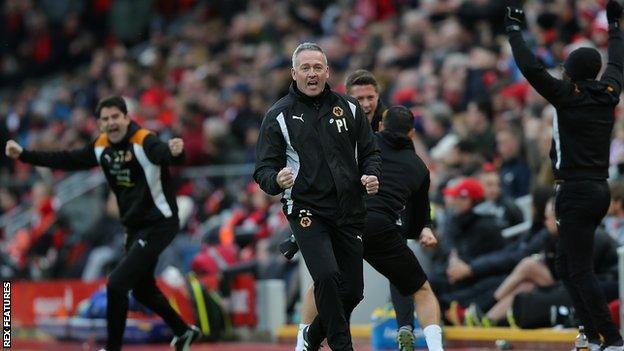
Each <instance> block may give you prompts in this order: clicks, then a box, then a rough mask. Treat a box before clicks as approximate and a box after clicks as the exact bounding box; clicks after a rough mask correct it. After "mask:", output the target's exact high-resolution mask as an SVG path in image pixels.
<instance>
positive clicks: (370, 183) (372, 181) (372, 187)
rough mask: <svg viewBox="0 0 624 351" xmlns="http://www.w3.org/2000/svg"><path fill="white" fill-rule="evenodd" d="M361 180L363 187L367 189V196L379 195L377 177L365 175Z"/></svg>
mask: <svg viewBox="0 0 624 351" xmlns="http://www.w3.org/2000/svg"><path fill="white" fill-rule="evenodd" d="M360 180H361V181H362V185H364V187H365V188H366V193H367V194H369V195H373V194H377V191H379V180H377V177H376V176H374V175H366V174H365V175H363V176H362V178H360Z"/></svg>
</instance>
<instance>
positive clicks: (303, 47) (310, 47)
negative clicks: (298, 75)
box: [292, 42, 327, 68]
mask: <svg viewBox="0 0 624 351" xmlns="http://www.w3.org/2000/svg"><path fill="white" fill-rule="evenodd" d="M302 51H318V52H320V53H321V54H323V60H325V66H327V56H326V55H325V51H323V49H321V47H320V46H319V45H318V44H317V43H311V42H305V43H301V44H299V46H297V48H296V49H295V51H293V54H292V68H296V67H295V66H296V65H295V60H296V59H297V56H299V54H300V53H301V52H302Z"/></svg>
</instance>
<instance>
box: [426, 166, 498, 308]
mask: <svg viewBox="0 0 624 351" xmlns="http://www.w3.org/2000/svg"><path fill="white" fill-rule="evenodd" d="M443 194H444V200H445V203H446V207H447V209H448V212H450V214H449V218H448V222H447V224H446V226H447V227H446V228H447V229H446V231H445V235H444V238H445V240H444V241H442V242H441V245H440V249H439V255H438V256H439V260H437V261H436V262H435V263H434V269H433V271H434V272H435V274H432V275H431V277H430V282H431V285H432V286H433V290H434V292H435V293H436V294H437V295H438V298H439V300H440V303H441V305H442V308H443V309H444V310H446V309H448V308H449V307H450V306H451V302H453V301H459V302H460V303H461V304H462V305H468V304H469V303H470V302H473V301H474V300H475V299H478V298H480V296H479V295H480V293H479V291H480V289H489V288H490V287H495V286H497V285H498V283H500V280H502V279H500V280H496V279H494V280H492V279H489V277H488V278H487V280H482V279H480V278H477V277H465V276H464V274H463V273H464V271H466V270H468V269H469V268H470V266H469V265H470V263H471V262H472V261H473V260H475V259H477V258H478V257H480V256H482V255H485V254H488V253H490V252H493V251H497V250H500V249H502V248H503V247H504V246H505V240H504V239H503V237H502V235H501V228H500V227H499V226H498V225H497V224H496V219H494V218H493V217H491V216H489V215H482V214H479V213H477V212H475V206H477V205H478V204H480V203H481V202H482V201H483V199H484V196H485V190H484V188H483V185H482V184H481V183H480V182H479V180H478V179H476V178H471V177H467V178H460V179H458V180H454V181H453V182H452V183H451V184H450V185H449V186H447V187H446V188H444V190H443ZM488 303H490V301H487V300H484V299H483V300H481V299H480V301H479V305H480V307H483V308H484V309H485V308H487V307H489V306H488Z"/></svg>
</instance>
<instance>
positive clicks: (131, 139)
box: [20, 122, 183, 229]
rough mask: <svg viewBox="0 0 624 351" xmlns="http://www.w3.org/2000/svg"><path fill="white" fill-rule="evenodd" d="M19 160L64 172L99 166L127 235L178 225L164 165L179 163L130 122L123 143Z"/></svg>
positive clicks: (29, 154)
mask: <svg viewBox="0 0 624 351" xmlns="http://www.w3.org/2000/svg"><path fill="white" fill-rule="evenodd" d="M20 160H22V161H24V162H27V163H31V164H34V165H37V166H44V167H50V168H58V169H65V170H80V169H89V168H92V167H95V166H98V165H99V166H100V167H101V168H102V171H104V175H105V176H106V179H107V181H108V184H109V186H110V188H111V189H112V190H113V192H114V193H115V195H116V196H117V204H118V205H119V214H120V217H121V221H122V223H123V224H124V225H125V226H126V227H128V228H129V229H138V228H140V227H145V226H150V225H153V224H155V223H158V222H159V221H162V220H170V221H178V207H177V205H176V201H175V191H174V188H173V184H172V181H171V176H170V174H169V169H168V167H167V166H168V165H170V164H174V163H179V162H180V161H182V160H183V156H178V157H174V156H173V155H171V152H170V151H169V146H168V145H167V144H166V143H164V142H162V141H161V140H159V139H158V137H157V136H156V135H155V134H154V133H152V132H150V131H148V130H147V129H142V128H140V127H139V125H138V124H136V123H134V122H131V123H130V125H129V126H128V132H127V133H126V136H125V137H124V138H123V140H122V141H120V142H119V143H115V144H112V143H111V142H110V141H109V140H108V137H107V135H106V133H102V134H100V135H99V136H98V138H97V139H96V140H95V141H94V142H93V143H91V144H90V145H88V146H86V147H84V148H82V149H77V150H72V151H56V152H42V151H30V150H24V151H23V152H22V154H21V155H20Z"/></svg>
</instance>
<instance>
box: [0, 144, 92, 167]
mask: <svg viewBox="0 0 624 351" xmlns="http://www.w3.org/2000/svg"><path fill="white" fill-rule="evenodd" d="M5 153H6V155H7V156H8V157H10V158H12V159H14V160H15V159H19V160H21V161H23V162H26V163H30V164H33V165H35V166H43V167H49V168H56V169H64V170H70V171H73V170H80V169H89V168H93V167H95V166H97V165H98V162H97V159H96V158H95V150H94V147H93V144H90V145H87V146H85V147H84V148H82V149H77V150H71V151H53V152H44V151H30V150H26V149H24V148H22V146H20V144H18V143H17V142H15V141H13V140H9V141H8V142H7V144H6V147H5Z"/></svg>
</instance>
